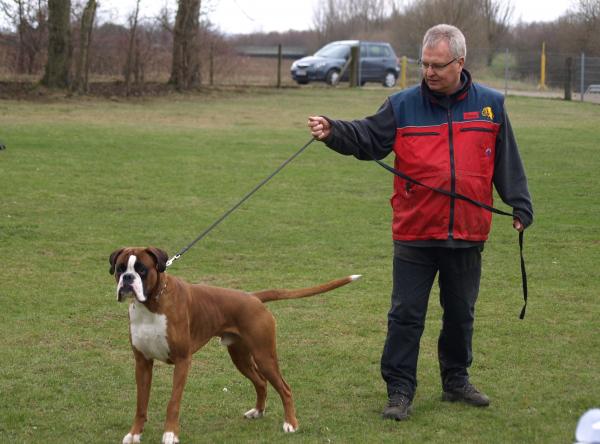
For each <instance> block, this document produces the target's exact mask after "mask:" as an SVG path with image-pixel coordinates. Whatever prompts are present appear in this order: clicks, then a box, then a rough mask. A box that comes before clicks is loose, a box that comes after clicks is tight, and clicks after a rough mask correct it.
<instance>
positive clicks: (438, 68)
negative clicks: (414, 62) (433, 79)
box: [419, 57, 459, 72]
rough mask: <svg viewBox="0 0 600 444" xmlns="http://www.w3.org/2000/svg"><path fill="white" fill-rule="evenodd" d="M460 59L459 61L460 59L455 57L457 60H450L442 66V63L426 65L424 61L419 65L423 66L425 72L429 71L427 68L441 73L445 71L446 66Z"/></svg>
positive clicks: (420, 61)
mask: <svg viewBox="0 0 600 444" xmlns="http://www.w3.org/2000/svg"><path fill="white" fill-rule="evenodd" d="M458 59H459V57H455V58H453V59H452V60H450V61H449V62H448V63H446V64H441V63H426V62H424V61H423V60H419V65H420V66H421V68H422V69H423V71H427V68H431V70H432V71H434V72H439V71H441V70H442V69H444V68H445V67H446V66H448V65H450V64H451V63H454V62H456V61H457V60H458Z"/></svg>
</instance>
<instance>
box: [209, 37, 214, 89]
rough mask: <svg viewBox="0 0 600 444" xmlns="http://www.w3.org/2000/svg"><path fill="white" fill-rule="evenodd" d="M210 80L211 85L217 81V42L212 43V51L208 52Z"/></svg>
mask: <svg viewBox="0 0 600 444" xmlns="http://www.w3.org/2000/svg"><path fill="white" fill-rule="evenodd" d="M208 82H209V84H210V86H213V85H214V83H215V44H214V42H211V43H210V52H209V54H208Z"/></svg>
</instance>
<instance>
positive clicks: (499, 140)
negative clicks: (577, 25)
mask: <svg viewBox="0 0 600 444" xmlns="http://www.w3.org/2000/svg"><path fill="white" fill-rule="evenodd" d="M422 48H423V50H422V60H421V62H420V63H421V67H422V70H423V81H422V83H421V85H420V86H415V87H412V88H409V89H407V90H404V91H401V92H399V93H397V94H394V95H392V96H390V97H389V98H388V99H387V100H386V102H385V103H384V104H383V105H382V106H381V108H380V109H379V111H378V112H377V113H376V114H375V115H373V116H370V117H367V118H365V119H363V120H355V121H351V122H349V121H341V120H331V119H329V118H326V117H323V116H314V117H309V121H308V126H309V128H310V131H311V133H312V135H313V136H314V137H315V138H316V139H318V140H321V141H323V142H325V144H326V145H327V146H328V147H329V148H331V149H333V150H335V151H337V152H339V153H341V154H344V155H353V156H355V157H356V158H358V159H361V160H372V159H373V158H376V159H382V158H384V157H385V156H387V155H388V154H389V153H390V152H391V151H394V153H395V155H396V159H395V167H396V169H398V170H400V171H402V172H404V173H405V174H408V175H409V176H411V177H412V178H414V179H417V180H418V181H420V182H421V183H423V184H426V185H429V186H431V187H435V188H442V189H445V190H447V191H450V192H455V193H459V194H462V195H466V196H468V197H470V198H472V199H474V200H476V201H479V202H483V203H485V204H487V205H491V204H492V184H493V185H494V186H495V187H496V190H497V191H498V194H499V195H500V197H501V198H502V200H503V201H504V202H505V203H506V204H507V205H510V206H511V207H512V208H513V216H514V219H513V226H514V228H515V229H516V230H518V231H522V230H524V229H525V228H526V227H527V226H529V225H530V224H531V223H532V221H533V209H532V205H531V198H530V195H529V191H528V187H527V179H526V176H525V171H524V169H523V165H522V162H521V158H520V156H519V152H518V149H517V145H516V142H515V139H514V136H513V132H512V129H511V126H510V122H509V120H508V116H507V115H506V112H505V109H504V103H503V96H502V95H501V94H499V93H497V92H495V91H493V90H490V89H488V88H485V87H483V86H481V85H479V84H476V83H472V82H471V75H470V73H469V72H468V71H467V70H465V69H464V64H465V57H466V45H465V38H464V36H463V34H462V32H461V31H460V30H459V29H457V28H455V27H454V26H450V25H437V26H434V27H433V28H431V29H429V30H428V31H427V33H426V34H425V37H424V39H423V46H422ZM391 204H392V209H393V223H392V231H393V239H394V262H393V290H392V301H391V308H390V311H389V313H388V332H387V338H386V341H385V346H384V349H383V355H382V358H381V373H382V376H383V379H384V380H385V382H386V384H387V392H388V403H387V405H386V407H385V409H384V411H383V417H384V418H388V419H395V420H403V419H406V418H407V417H408V415H409V410H410V406H411V404H412V400H413V397H414V394H415V390H416V387H417V378H416V372H417V358H418V353H419V342H420V339H421V335H422V333H423V329H424V324H425V315H426V311H427V303H428V299H429V293H430V291H431V287H432V285H433V282H434V279H435V276H436V274H437V273H439V279H438V281H439V287H440V304H441V306H442V308H443V317H442V329H441V332H440V336H439V340H438V360H439V366H440V375H441V380H442V390H443V392H442V400H444V401H452V402H453V401H461V402H465V403H467V404H470V405H474V406H487V405H489V403H490V401H489V398H488V397H487V396H486V395H485V394H483V393H481V392H480V391H478V390H477V389H476V388H475V387H474V386H473V385H472V384H471V382H470V381H469V374H468V371H467V369H468V368H469V367H470V365H471V362H472V348H471V343H472V336H473V322H474V313H475V301H476V299H477V294H478V292H479V282H480V277H481V251H482V250H483V244H484V242H485V241H486V240H487V236H488V233H489V230H490V225H491V213H489V212H488V211H486V210H484V209H483V208H480V207H478V206H475V205H472V204H471V203H468V202H465V201H463V200H458V199H456V198H454V197H449V196H446V195H443V194H440V193H436V192H434V191H432V190H429V189H427V188H425V187H423V186H419V185H416V184H414V183H412V182H410V181H406V180H403V179H401V178H400V177H394V193H393V196H392V199H391Z"/></svg>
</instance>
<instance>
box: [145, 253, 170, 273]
mask: <svg viewBox="0 0 600 444" xmlns="http://www.w3.org/2000/svg"><path fill="white" fill-rule="evenodd" d="M146 252H147V253H148V254H149V255H151V256H153V257H154V260H155V262H156V269H157V270H158V272H159V273H162V272H164V271H165V270H166V269H167V261H168V260H169V255H168V254H167V252H166V251H164V250H161V249H160V248H156V247H148V248H146Z"/></svg>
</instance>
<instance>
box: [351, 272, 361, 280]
mask: <svg viewBox="0 0 600 444" xmlns="http://www.w3.org/2000/svg"><path fill="white" fill-rule="evenodd" d="M361 277H362V274H353V275H352V276H350V280H351V281H352V282H354V281H357V280H359V279H360V278H361Z"/></svg>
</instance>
